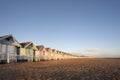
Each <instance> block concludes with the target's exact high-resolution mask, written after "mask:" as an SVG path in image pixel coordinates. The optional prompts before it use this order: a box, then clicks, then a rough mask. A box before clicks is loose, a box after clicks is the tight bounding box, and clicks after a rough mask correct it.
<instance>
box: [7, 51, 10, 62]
mask: <svg viewBox="0 0 120 80" xmlns="http://www.w3.org/2000/svg"><path fill="white" fill-rule="evenodd" d="M7 63H10V56H9V52H7Z"/></svg>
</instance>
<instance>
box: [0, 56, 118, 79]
mask: <svg viewBox="0 0 120 80" xmlns="http://www.w3.org/2000/svg"><path fill="white" fill-rule="evenodd" d="M0 80H120V59H96V58H80V59H66V60H52V61H40V62H24V63H11V64H0Z"/></svg>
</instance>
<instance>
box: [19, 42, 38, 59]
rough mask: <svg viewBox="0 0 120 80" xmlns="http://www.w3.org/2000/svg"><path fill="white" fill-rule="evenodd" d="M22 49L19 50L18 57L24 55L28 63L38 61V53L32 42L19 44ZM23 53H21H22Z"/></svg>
mask: <svg viewBox="0 0 120 80" xmlns="http://www.w3.org/2000/svg"><path fill="white" fill-rule="evenodd" d="M20 44H21V46H22V49H20V53H19V54H20V55H25V56H26V57H27V60H28V61H39V56H38V55H39V52H37V51H38V49H37V47H36V46H35V45H34V43H33V42H23V43H20ZM22 52H23V53H22Z"/></svg>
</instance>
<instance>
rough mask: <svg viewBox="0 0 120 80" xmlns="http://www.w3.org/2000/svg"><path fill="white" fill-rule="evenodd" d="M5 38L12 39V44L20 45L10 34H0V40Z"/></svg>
mask: <svg viewBox="0 0 120 80" xmlns="http://www.w3.org/2000/svg"><path fill="white" fill-rule="evenodd" d="M7 38H11V39H12V41H13V43H12V45H15V46H19V47H20V46H21V45H20V44H19V42H18V41H17V40H16V39H15V38H14V37H13V36H12V34H9V35H5V36H0V41H2V40H5V39H7Z"/></svg>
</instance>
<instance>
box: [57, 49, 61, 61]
mask: <svg viewBox="0 0 120 80" xmlns="http://www.w3.org/2000/svg"><path fill="white" fill-rule="evenodd" d="M60 56H61V55H60V51H58V50H57V60H60V59H61V57H60Z"/></svg>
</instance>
